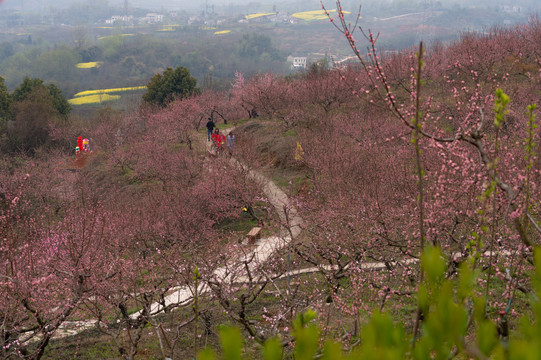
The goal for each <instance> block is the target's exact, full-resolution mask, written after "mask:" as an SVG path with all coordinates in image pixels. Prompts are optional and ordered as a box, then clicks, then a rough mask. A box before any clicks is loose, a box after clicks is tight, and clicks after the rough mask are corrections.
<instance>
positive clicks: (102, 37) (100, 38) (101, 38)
mask: <svg viewBox="0 0 541 360" xmlns="http://www.w3.org/2000/svg"><path fill="white" fill-rule="evenodd" d="M115 36H135V34H119V35H109V36H101V37H99V38H98V40H103V39H107V38H111V37H115Z"/></svg>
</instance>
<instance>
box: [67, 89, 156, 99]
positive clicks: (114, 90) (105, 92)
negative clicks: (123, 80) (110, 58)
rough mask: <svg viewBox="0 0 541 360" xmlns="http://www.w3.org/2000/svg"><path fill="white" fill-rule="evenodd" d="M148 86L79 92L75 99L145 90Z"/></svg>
mask: <svg viewBox="0 0 541 360" xmlns="http://www.w3.org/2000/svg"><path fill="white" fill-rule="evenodd" d="M146 88H147V87H146V86H133V87H125V88H114V89H100V90H86V91H81V92H78V93H77V94H75V95H74V97H76V98H77V97H80V96H88V95H99V94H108V93H119V92H126V91H134V90H144V89H146Z"/></svg>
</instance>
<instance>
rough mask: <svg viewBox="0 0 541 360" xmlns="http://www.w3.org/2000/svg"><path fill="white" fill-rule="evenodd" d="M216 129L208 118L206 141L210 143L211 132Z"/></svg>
mask: <svg viewBox="0 0 541 360" xmlns="http://www.w3.org/2000/svg"><path fill="white" fill-rule="evenodd" d="M215 127H216V124H214V121H212V119H211V118H209V121H208V122H207V130H208V131H207V136H208V140H207V141H210V137H211V136H213V134H212V131H213V130H214V128H215Z"/></svg>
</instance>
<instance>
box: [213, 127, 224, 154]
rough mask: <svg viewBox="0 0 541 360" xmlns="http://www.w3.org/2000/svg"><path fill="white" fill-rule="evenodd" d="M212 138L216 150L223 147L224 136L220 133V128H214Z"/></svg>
mask: <svg viewBox="0 0 541 360" xmlns="http://www.w3.org/2000/svg"><path fill="white" fill-rule="evenodd" d="M212 140H214V145H215V146H216V151H221V150H222V149H223V145H224V144H225V136H224V135H223V134H220V129H218V128H216V130H215V131H214V134H212Z"/></svg>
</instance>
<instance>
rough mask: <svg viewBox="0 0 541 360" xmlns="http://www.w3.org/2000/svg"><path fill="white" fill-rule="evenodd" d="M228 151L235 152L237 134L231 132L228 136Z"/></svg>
mask: <svg viewBox="0 0 541 360" xmlns="http://www.w3.org/2000/svg"><path fill="white" fill-rule="evenodd" d="M226 139H227V149H228V150H229V152H230V153H231V152H233V147H234V146H235V134H233V131H230V132H229V134H227V138H226Z"/></svg>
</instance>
